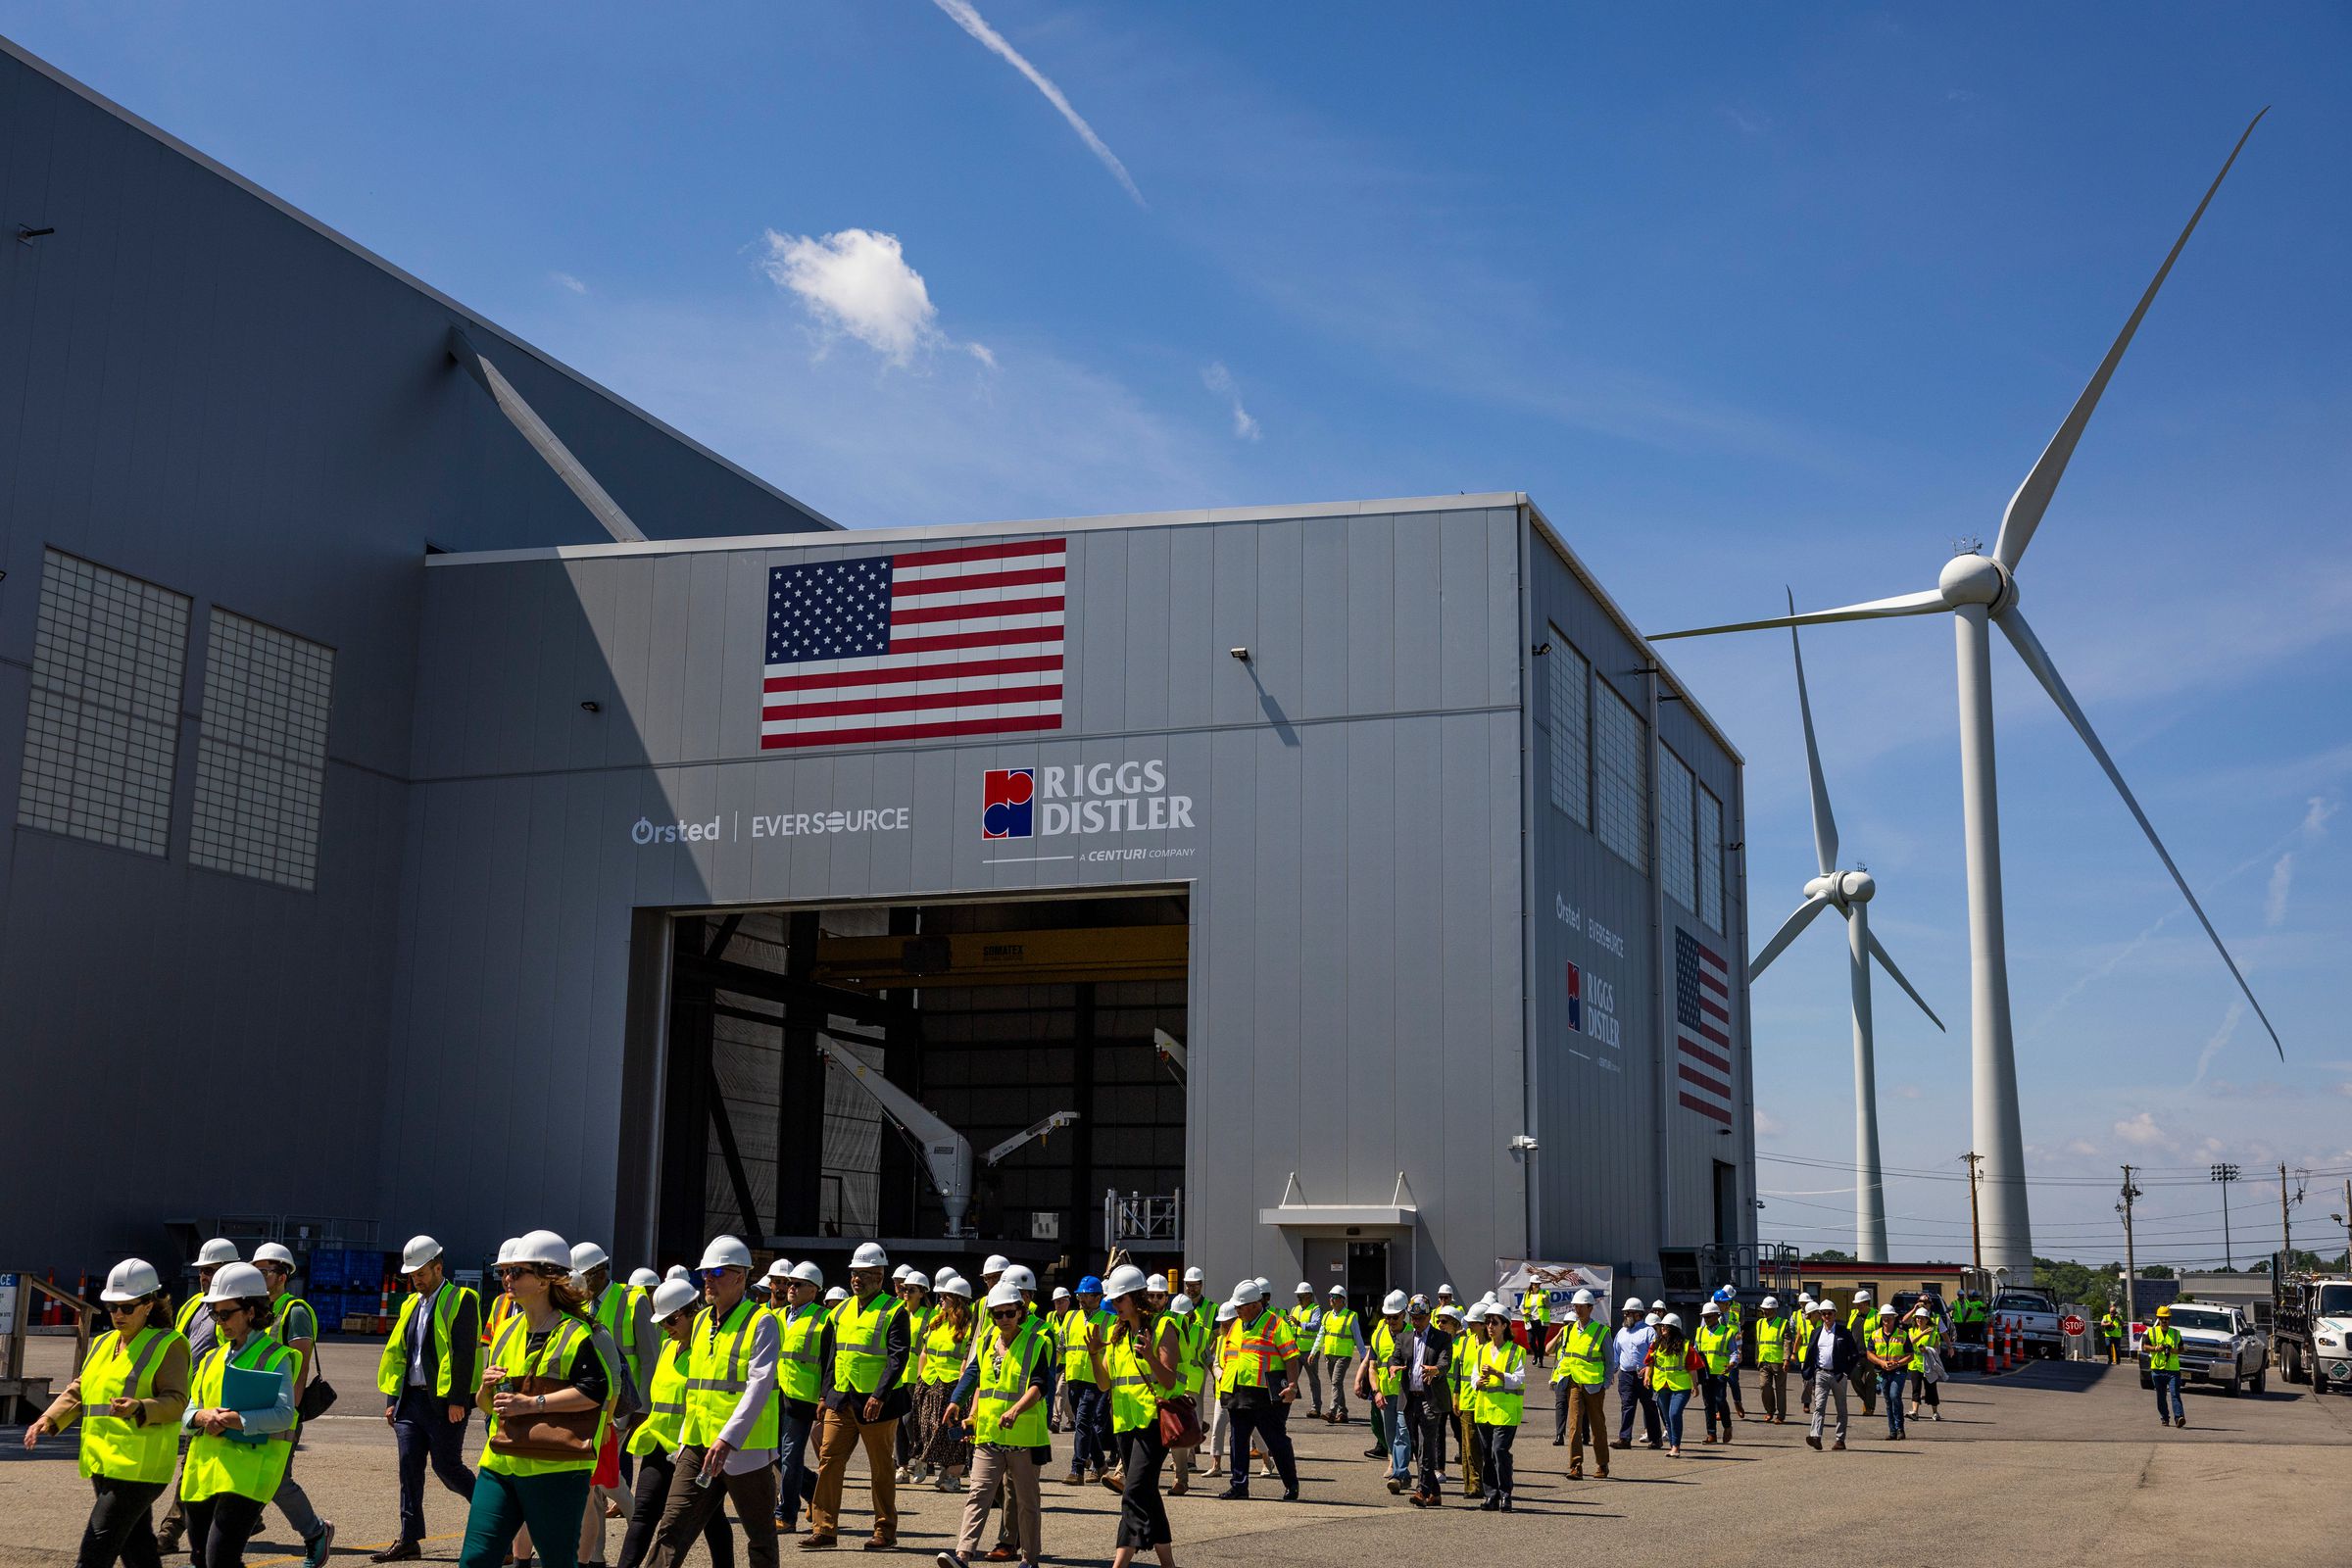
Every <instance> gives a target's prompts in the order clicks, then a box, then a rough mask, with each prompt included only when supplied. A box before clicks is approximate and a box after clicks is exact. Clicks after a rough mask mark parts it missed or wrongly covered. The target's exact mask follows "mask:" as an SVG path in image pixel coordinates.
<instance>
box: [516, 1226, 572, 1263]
mask: <svg viewBox="0 0 2352 1568" xmlns="http://www.w3.org/2000/svg"><path fill="white" fill-rule="evenodd" d="M512 1261H514V1262H516V1263H546V1264H549V1265H551V1266H553V1267H556V1268H561V1269H568V1268H570V1267H571V1248H570V1246H569V1244H567V1243H566V1242H565V1241H564V1238H563V1237H561V1236H558V1235H557V1234H556V1233H555V1232H554V1231H524V1232H523V1233H522V1234H521V1235H520V1236H517V1237H516V1238H515V1256H514V1258H513V1259H512Z"/></svg>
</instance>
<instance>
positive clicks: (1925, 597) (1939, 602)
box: [1648, 588, 1951, 643]
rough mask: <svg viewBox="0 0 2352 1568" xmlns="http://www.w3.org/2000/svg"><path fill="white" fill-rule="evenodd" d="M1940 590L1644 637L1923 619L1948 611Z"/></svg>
mask: <svg viewBox="0 0 2352 1568" xmlns="http://www.w3.org/2000/svg"><path fill="white" fill-rule="evenodd" d="M1950 608H1951V607H1950V606H1949V605H1947V604H1945V603H1944V598H1943V590H1942V589H1940V588H1930V589H1929V590H1928V591H1927V592H1925V593H1917V594H1896V595H1895V596H1894V597H1893V598H1892V599H1872V600H1869V601H1867V602H1865V603H1863V604H1859V605H1842V606H1840V607H1839V608H1838V609H1836V610H1808V611H1806V612H1805V613H1803V614H1801V615H1795V614H1789V615H1775V616H1773V617H1772V618H1771V619H1770V620H1735V621H1733V622H1731V623H1730V624H1728V625H1723V626H1693V627H1691V629H1690V630H1689V631H1653V632H1650V633H1649V634H1648V637H1649V640H1650V641H1651V642H1653V643H1663V642H1671V641H1673V640H1674V639H1675V638H1677V637H1712V636H1714V635H1715V634H1716V633H1717V632H1725V631H1764V630H1766V629H1768V628H1770V627H1773V626H1826V625H1828V624H1829V623H1830V622H1831V621H1834V620H1877V619H1879V618H1881V617H1882V616H1887V615H1924V614H1926V613H1929V612H1930V611H1932V610H1948V609H1950Z"/></svg>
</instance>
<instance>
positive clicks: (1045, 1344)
mask: <svg viewBox="0 0 2352 1568" xmlns="http://www.w3.org/2000/svg"><path fill="white" fill-rule="evenodd" d="M1056 1359H1057V1355H1056V1350H1055V1344H1054V1331H1053V1329H1052V1328H1051V1327H1049V1326H1048V1324H1047V1321H1046V1319H1045V1318H1044V1317H1042V1316H1040V1315H1039V1314H1037V1313H1034V1312H1032V1311H1030V1309H1029V1302H1028V1301H1027V1299H1025V1298H1023V1297H1022V1295H1021V1292H1020V1288H1019V1287H1018V1286H1016V1285H1014V1284H1012V1283H1011V1282H1010V1281H1009V1280H1005V1279H1000V1280H998V1282H997V1283H996V1284H995V1285H994V1286H992V1287H991V1288H990V1289H989V1293H988V1323H987V1324H986V1325H985V1326H983V1327H982V1328H981V1330H980V1331H979V1333H978V1335H977V1336H975V1344H974V1346H973V1349H972V1358H971V1359H970V1360H969V1361H967V1362H965V1363H964V1368H963V1377H962V1378H961V1379H960V1380H959V1381H958V1382H957V1383H956V1391H955V1393H954V1394H952V1395H951V1396H949V1404H948V1407H947V1409H946V1411H945V1412H943V1413H942V1415H941V1419H942V1420H943V1421H945V1422H947V1423H948V1424H950V1425H954V1426H962V1425H963V1424H964V1421H965V1415H964V1412H965V1411H967V1410H968V1411H970V1412H971V1415H970V1424H971V1429H972V1485H971V1489H970V1490H969V1491H968V1492H966V1493H965V1494H964V1497H963V1531H962V1534H961V1535H960V1536H959V1537H958V1538H957V1540H956V1549H955V1550H953V1551H943V1552H941V1553H940V1554H939V1555H938V1557H937V1558H936V1559H934V1560H935V1561H936V1562H937V1563H938V1564H939V1568H962V1565H963V1564H965V1563H968V1562H970V1561H971V1560H972V1554H973V1553H974V1552H976V1551H978V1550H979V1549H980V1531H981V1528H982V1527H983V1526H984V1525H986V1524H987V1523H988V1510H989V1509H991V1508H993V1507H995V1506H997V1503H998V1499H999V1496H1000V1495H1002V1497H1003V1500H1004V1507H1005V1523H1006V1524H1007V1525H1008V1526H1009V1527H1010V1530H1009V1534H1010V1536H1011V1538H1012V1540H1013V1542H1014V1543H1015V1547H1014V1549H1016V1550H1018V1551H1019V1553H1020V1558H1021V1561H1022V1562H1024V1563H1028V1564H1031V1565H1033V1568H1034V1565H1035V1564H1036V1563H1037V1562H1038V1561H1039V1560H1040V1559H1041V1558H1042V1557H1043V1556H1044V1554H1045V1547H1044V1544H1043V1542H1042V1540H1041V1539H1040V1530H1039V1519H1040V1510H1039V1507H1038V1477H1039V1475H1040V1473H1041V1472H1042V1471H1043V1470H1044V1469H1045V1466H1046V1460H1047V1459H1048V1458H1049V1457H1051V1455H1052V1453H1053V1451H1054V1450H1053V1439H1052V1437H1051V1436H1050V1435H1049V1433H1048V1428H1047V1411H1046V1400H1047V1398H1048V1397H1049V1396H1050V1395H1051V1394H1052V1392H1053V1386H1054V1362H1055V1360H1056ZM1002 1549H1003V1547H1002V1546H1000V1548H999V1550H1000V1551H1001V1550H1002ZM989 1557H990V1560H992V1561H996V1560H1000V1559H999V1556H998V1552H995V1551H992V1552H990V1553H989Z"/></svg>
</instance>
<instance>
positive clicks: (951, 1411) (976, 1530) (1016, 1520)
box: [940, 1270, 1183, 1565]
mask: <svg viewBox="0 0 2352 1568" xmlns="http://www.w3.org/2000/svg"><path fill="white" fill-rule="evenodd" d="M1006 1272H1007V1273H1009V1272H1010V1271H1009V1270H1007V1271H1006ZM1178 1299H1179V1300H1182V1299H1183V1298H1181V1297H1179V1298H1178ZM987 1306H988V1322H987V1324H985V1325H984V1326H982V1327H981V1329H980V1330H979V1332H978V1333H977V1334H976V1335H975V1336H974V1343H973V1349H972V1359H971V1361H970V1362H969V1364H967V1365H966V1366H965V1367H964V1369H963V1376H962V1378H961V1379H960V1380H959V1381H958V1382H957V1383H956V1388H955V1391H954V1394H953V1397H952V1402H951V1403H950V1404H949V1406H948V1408H947V1412H946V1415H945V1419H947V1420H949V1421H954V1422H962V1421H963V1420H965V1412H966V1411H967V1410H968V1411H969V1412H970V1417H969V1420H970V1424H971V1432H972V1484H971V1488H970V1490H969V1491H967V1492H966V1493H965V1495H964V1499H963V1523H962V1528H961V1530H960V1532H959V1533H958V1535H957V1538H956V1549H955V1551H954V1552H953V1553H949V1552H942V1553H940V1557H941V1559H942V1560H946V1561H953V1562H956V1563H957V1564H959V1565H960V1564H964V1563H968V1562H970V1561H971V1560H972V1554H973V1553H974V1552H976V1551H978V1550H979V1549H980V1532H981V1530H982V1528H983V1527H985V1526H986V1525H987V1523H988V1510H989V1509H990V1508H992V1507H995V1506H997V1504H998V1501H999V1499H1000V1497H1001V1498H1002V1499H1003V1504H1004V1517H1005V1522H1006V1523H1007V1524H1008V1525H1010V1526H1011V1532H1010V1538H1009V1544H1004V1543H1005V1537H1002V1536H1001V1537H1000V1538H999V1540H1000V1543H1001V1544H1002V1545H1003V1549H1002V1551H1001V1552H992V1553H991V1554H990V1556H991V1559H992V1560H1003V1559H1004V1558H1007V1557H1010V1556H1012V1555H1013V1554H1014V1553H1016V1552H1017V1553H1018V1554H1019V1557H1020V1560H1021V1561H1022V1562H1024V1563H1029V1564H1032V1565H1034V1564H1036V1563H1037V1562H1039V1561H1040V1560H1041V1559H1042V1558H1043V1556H1044V1554H1045V1543H1044V1542H1043V1540H1042V1539H1040V1531H1039V1523H1040V1509H1039V1506H1038V1487H1037V1483H1038V1475H1039V1471H1040V1470H1041V1469H1042V1468H1043V1466H1044V1464H1045V1454H1046V1451H1047V1448H1048V1446H1049V1444H1050V1443H1051V1441H1052V1440H1051V1438H1050V1437H1049V1435H1048V1432H1047V1427H1046V1408H1047V1405H1048V1403H1049V1402H1050V1400H1049V1392H1048V1391H1049V1390H1050V1389H1051V1388H1052V1386H1053V1379H1054V1370H1053V1363H1054V1344H1053V1339H1052V1336H1051V1335H1050V1334H1049V1333H1048V1332H1047V1328H1046V1320H1045V1319H1044V1318H1043V1317H1042V1316H1040V1315H1039V1314H1037V1313H1036V1312H1033V1311H1031V1310H1030V1308H1029V1303H1028V1302H1027V1301H1026V1300H1024V1299H1022V1294H1021V1292H1020V1291H1019V1289H1017V1288H1016V1287H1015V1286H1014V1285H1013V1284H1012V1282H1011V1281H1010V1279H1008V1278H1000V1279H999V1281H998V1283H997V1284H996V1285H995V1286H994V1287H993V1288H991V1289H990V1291H989V1293H988V1301H987Z"/></svg>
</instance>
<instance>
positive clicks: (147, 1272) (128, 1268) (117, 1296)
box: [98, 1257, 164, 1301]
mask: <svg viewBox="0 0 2352 1568" xmlns="http://www.w3.org/2000/svg"><path fill="white" fill-rule="evenodd" d="M163 1288H164V1282H163V1281H161V1280H159V1279H157V1278H156V1277H155V1265H154V1264H153V1263H150V1262H148V1261H147V1260H146V1259H145V1258H143V1257H126V1258H124V1259H123V1261H122V1262H120V1263H117V1264H116V1265H115V1266H114V1267H113V1268H110V1269H108V1270H107V1271H106V1288H105V1289H104V1290H102V1291H100V1292H99V1293H98V1299H100V1300H101V1301H135V1300H137V1299H139V1298H140V1297H142V1296H153V1295H154V1294H155V1293H156V1292H158V1291H160V1290H162V1289H163Z"/></svg>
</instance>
